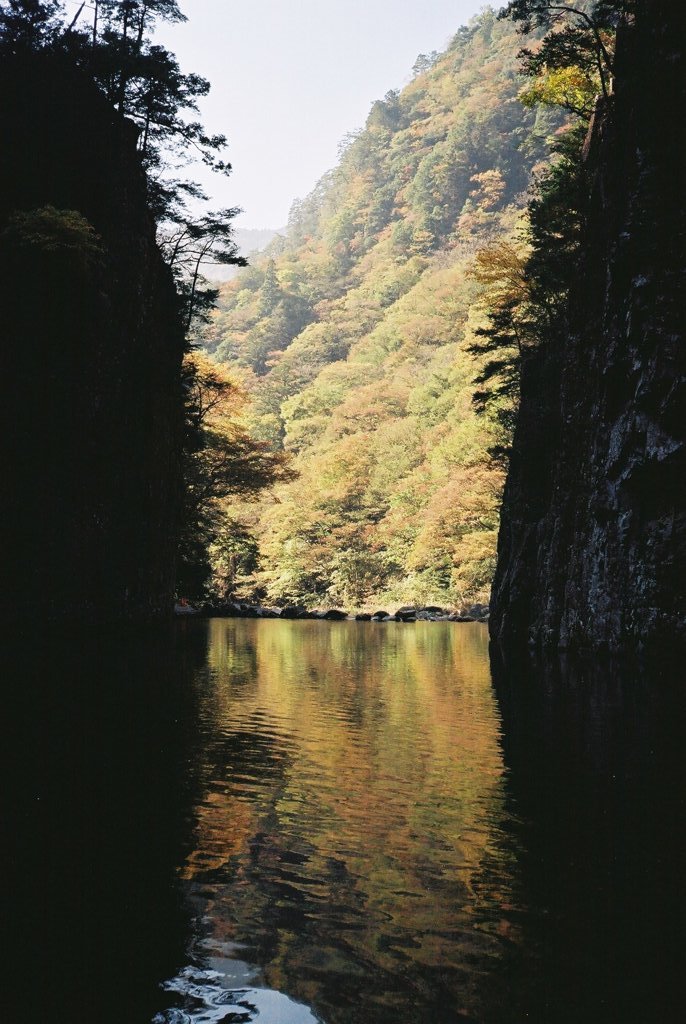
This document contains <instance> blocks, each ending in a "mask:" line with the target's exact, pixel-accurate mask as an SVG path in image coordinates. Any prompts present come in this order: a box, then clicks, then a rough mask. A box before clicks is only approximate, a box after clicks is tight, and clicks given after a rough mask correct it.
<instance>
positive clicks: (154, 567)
mask: <svg viewBox="0 0 686 1024" xmlns="http://www.w3.org/2000/svg"><path fill="white" fill-rule="evenodd" d="M0 95H2V105H1V106H0V137H2V139H3V140H4V144H3V148H2V155H1V156H0V184H1V187H0V309H1V310H2V331H3V390H4V394H3V401H2V416H3V429H2V437H3V448H4V450H5V465H6V468H5V476H4V489H3V497H2V506H3V509H2V512H3V522H4V524H5V526H4V527H3V530H4V538H3V540H4V544H3V547H4V550H5V552H6V555H5V559H4V560H5V563H6V568H5V572H4V578H3V599H4V604H5V605H6V613H9V614H10V615H12V616H14V617H16V616H22V615H25V614H26V612H27V611H31V612H32V613H36V612H37V613H39V614H41V615H45V616H47V617H48V618H50V619H53V620H54V619H60V618H74V617H80V618H87V619H90V620H93V619H97V618H98V617H107V618H111V617H112V616H116V617H117V618H121V617H123V618H130V619H144V618H151V617H155V616H159V615H161V614H164V613H165V612H166V613H168V611H169V608H170V602H171V598H172V588H173V573H174V556H175V544H176V533H177V518H178V515H179V499H180V494H181V477H180V444H181V432H182V414H181V402H182V396H181V385H180V364H181V358H182V351H183V332H182V330H181V328H180V324H179V318H178V314H177V309H178V303H177V297H176V292H175V289H174V285H173V282H172V279H171V275H170V273H169V271H168V269H167V268H166V267H165V265H164V264H163V261H162V259H161V256H160V253H159V251H158V248H157V246H156V244H155V232H154V223H153V220H152V217H151V215H150V212H149V209H148V204H147V198H146V183H145V179H144V174H143V171H142V168H141V165H140V160H139V158H138V155H137V152H136V129H135V128H134V126H133V125H132V124H130V123H129V122H127V121H125V120H124V119H122V118H119V117H118V116H117V115H116V113H115V112H114V111H113V110H112V109H111V108H110V106H109V105H108V103H107V102H106V100H105V99H104V98H103V97H102V96H101V95H100V93H99V92H98V91H97V89H96V88H95V87H94V86H93V84H92V83H91V82H90V80H89V79H88V78H87V76H85V75H81V74H80V73H79V72H78V70H75V69H73V68H72V67H69V66H68V65H67V64H66V63H64V64H63V63H62V62H61V61H60V60H59V58H57V57H54V56H52V57H51V56H48V55H42V54H31V55H29V56H27V57H25V58H17V59H12V60H6V61H5V62H4V64H3V67H2V70H1V71H0Z"/></svg>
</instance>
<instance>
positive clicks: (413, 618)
mask: <svg viewBox="0 0 686 1024" xmlns="http://www.w3.org/2000/svg"><path fill="white" fill-rule="evenodd" d="M194 613H195V614H200V615H202V616H204V617H205V618H236V619H321V620H326V621H329V622H342V621H353V622H483V623H486V622H488V618H489V606H488V605H487V604H471V605H463V606H461V607H460V608H459V609H457V610H452V611H451V610H450V609H448V608H440V607H438V605H402V606H401V607H400V608H398V609H397V611H396V612H395V613H391V612H387V611H385V610H383V609H380V610H378V611H375V612H374V613H373V614H372V613H371V612H357V613H350V612H347V611H344V610H343V609H340V608H327V609H322V610H316V611H311V610H308V609H307V608H306V607H305V606H304V605H286V606H285V607H284V608H277V607H273V606H272V607H265V606H262V605H256V604H248V603H246V602H244V601H228V602H225V603H224V604H218V605H209V604H207V605H204V606H203V607H202V608H199V609H197V610H196V609H194Z"/></svg>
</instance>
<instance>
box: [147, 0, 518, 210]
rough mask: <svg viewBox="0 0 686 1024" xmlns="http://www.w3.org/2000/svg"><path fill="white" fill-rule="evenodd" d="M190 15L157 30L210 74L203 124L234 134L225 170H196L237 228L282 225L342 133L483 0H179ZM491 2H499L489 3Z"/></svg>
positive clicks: (326, 164) (330, 161)
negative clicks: (236, 209)
mask: <svg viewBox="0 0 686 1024" xmlns="http://www.w3.org/2000/svg"><path fill="white" fill-rule="evenodd" d="M180 6H181V9H182V10H183V12H184V14H186V15H187V17H188V21H187V22H186V24H185V25H179V26H160V28H159V29H158V32H157V34H156V39H157V40H158V41H159V42H161V43H163V44H164V45H166V46H168V47H169V49H171V50H172V51H173V52H174V53H175V54H176V55H177V57H178V58H179V61H180V64H181V68H182V70H183V71H184V72H189V71H194V72H197V73H199V74H201V75H204V77H205V78H208V79H209V80H210V82H211V83H212V90H211V93H210V95H209V96H208V97H207V98H206V99H205V100H203V101H202V107H201V113H202V118H203V122H204V124H205V127H206V128H207V129H209V130H210V131H211V132H221V133H222V134H224V135H226V136H227V138H228V141H229V148H228V151H227V156H228V159H229V160H230V162H231V163H232V164H233V168H234V169H233V173H232V174H231V176H230V177H229V178H228V179H224V178H221V177H220V176H216V175H210V176H209V177H208V176H206V175H205V172H204V170H203V169H198V171H197V173H195V172H194V175H193V176H194V177H195V178H196V180H199V181H202V183H203V185H204V187H205V189H206V191H208V192H209V193H210V194H211V196H212V200H213V205H214V206H215V207H219V206H240V207H242V208H243V210H244V211H245V212H244V213H243V214H242V215H241V217H240V218H239V219H238V220H237V222H236V223H237V225H239V226H240V227H242V228H249V227H251V228H259V227H269V228H278V227H283V226H284V225H285V224H286V221H287V219H288V211H289V209H290V206H291V203H292V202H293V200H294V199H295V198H302V197H304V196H305V195H307V193H308V192H310V191H311V190H312V188H313V187H314V185H315V184H316V182H317V180H318V179H319V178H320V177H321V175H322V174H323V173H324V172H325V171H327V170H329V169H330V168H331V167H334V166H335V164H336V161H337V148H338V143H339V142H340V141H341V139H342V138H343V137H344V136H345V135H346V134H347V133H348V132H350V131H354V130H355V129H357V128H361V127H362V125H363V124H364V122H365V119H366V117H367V114H368V113H369V108H370V107H371V104H372V103H373V102H374V100H376V99H381V98H382V97H383V95H384V94H385V93H386V92H388V90H389V89H393V88H400V87H402V86H403V85H404V84H405V83H406V82H407V81H409V79H410V77H411V70H412V65H413V64H414V62H415V59H416V57H417V55H418V54H419V53H429V52H430V51H431V50H444V49H445V47H446V45H447V44H448V42H449V41H450V39H451V38H452V36H453V35H454V34H455V32H456V31H457V29H458V28H459V27H460V25H464V24H465V23H466V22H467V21H468V20H469V19H470V18H471V17H472V15H474V14H476V13H477V12H478V11H480V10H481V9H482V8H483V6H484V0H242V2H241V0H180ZM495 6H500V4H498V3H496V4H495Z"/></svg>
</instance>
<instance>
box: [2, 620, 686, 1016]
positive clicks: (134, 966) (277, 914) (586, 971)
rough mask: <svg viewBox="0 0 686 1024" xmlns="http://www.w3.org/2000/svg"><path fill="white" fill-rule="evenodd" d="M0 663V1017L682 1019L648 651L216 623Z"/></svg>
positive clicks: (675, 906) (679, 750) (662, 755)
mask: <svg viewBox="0 0 686 1024" xmlns="http://www.w3.org/2000/svg"><path fill="white" fill-rule="evenodd" d="M22 665H23V668H22V670H21V673H22V674H21V685H19V684H18V685H17V687H16V688H15V689H16V693H15V698H14V700H13V701H10V704H9V709H10V715H9V719H8V722H9V727H8V730H7V731H8V735H9V736H10V737H11V742H10V746H12V743H14V744H16V754H17V757H18V765H19V767H18V770H16V771H15V772H14V773H13V774H12V776H11V778H10V787H9V788H10V797H11V799H10V813H12V812H13V813H14V815H15V818H14V820H15V821H16V823H17V825H16V830H15V831H16V836H17V839H18V843H17V845H16V850H17V852H16V855H15V857H14V860H13V865H12V867H13V869H14V872H15V873H16V878H13V876H12V875H10V876H9V880H6V885H7V886H8V887H10V888H11V889H12V890H13V891H14V892H19V893H21V900H20V912H19V915H18V917H17V921H16V923H15V925H14V928H13V931H12V932H11V934H12V935H13V936H14V939H13V942H12V946H13V952H14V953H15V954H16V961H17V962H16V966H15V967H14V971H15V975H14V976H15V978H16V979H17V981H16V984H15V986H14V988H15V990H16V994H17V995H18V996H19V1003H20V1006H21V1007H22V1010H21V1012H20V1014H19V1015H16V1014H15V1015H14V1016H13V1017H12V1018H11V1019H14V1020H22V1021H23V1020H26V1021H28V1022H33V1021H34V1020H35V1021H36V1022H38V1021H41V1024H42V1022H43V1021H51V1022H56V1021H62V1020H65V1021H67V1020H69V1021H70V1022H71V1024H80V1022H81V1021H83V1022H84V1024H85V1022H89V1024H90V1022H91V1021H92V1022H96V1021H97V1022H99V1024H104V1022H109V1021H112V1022H114V1021H117V1022H122V1024H138V1022H139V1021H140V1022H141V1024H151V1022H153V1021H154V1024H239V1022H240V1024H249V1022H253V1021H256V1022H260V1024H314V1022H320V1024H363V1022H364V1024H406V1022H407V1024H409V1022H412V1024H453V1022H454V1024H459V1022H465V1021H466V1022H475V1024H476V1022H484V1024H519V1022H523V1021H534V1022H540V1024H557V1022H570V1024H571V1022H578V1024H596V1022H597V1024H609V1022H613V1024H614V1022H617V1024H620V1022H621V1024H631V1022H636V1024H638V1022H645V1024H670V1022H671V1021H675V1022H676V1021H677V1020H680V1019H681V1012H682V1010H683V1005H684V1004H683V1002H682V999H681V996H682V993H681V992H680V980H681V978H682V977H683V973H684V967H685V966H686V962H685V960H684V949H685V943H684V928H683V922H684V910H685V907H684V899H683V897H684V886H683V868H684V861H683V845H682V842H683V840H682V836H683V824H684V821H683V818H684V793H685V789H684V757H683V724H684V723H683V686H682V685H681V686H680V685H679V683H683V680H675V678H674V670H673V669H670V670H667V669H665V668H657V667H654V666H653V667H651V668H650V669H649V670H648V669H645V670H643V669H641V668H639V667H638V666H637V665H636V664H635V663H628V664H626V665H624V666H621V665H619V666H618V665H616V664H613V663H609V662H600V661H598V659H596V660H595V661H594V662H593V663H591V664H588V665H586V666H585V667H583V668H579V667H576V666H572V665H570V664H567V663H566V662H565V661H564V660H562V661H560V659H557V658H556V659H555V662H554V664H548V665H546V666H541V665H540V664H539V665H535V664H534V663H533V662H529V661H525V662H523V663H520V664H517V665H504V664H502V663H501V662H500V661H499V660H497V659H496V660H489V648H488V637H487V633H486V630H485V627H483V626H482V625H480V624H476V623H475V624H453V623H423V622H417V623H412V624H401V623H358V622H317V621H302V622H300V621H283V622H282V621H275V620H266V621H259V620H236V619H228V620H221V619H217V620H212V621H209V622H205V621H185V622H181V623H177V624H176V627H175V630H174V632H173V634H169V633H164V634H162V635H155V636H154V637H151V636H148V635H146V634H140V635H137V636H136V637H132V636H130V635H120V636H110V637H108V638H107V639H106V640H105V639H103V638H98V639H95V638H93V637H92V636H91V637H88V638H86V639H83V638H82V641H81V642H80V643H79V644H78V645H77V646H76V647H75V645H74V643H73V642H72V643H69V644H67V643H66V642H64V639H62V640H61V641H56V642H53V643H51V644H48V645H42V644H40V643H36V644H35V645H34V647H30V646H27V648H26V649H25V652H24V657H23V659H22ZM17 678H19V677H17ZM41 705H42V706H41ZM6 879H7V876H6ZM20 978H22V979H23V981H21V982H20V981H19V979H20ZM8 1019H9V1018H8Z"/></svg>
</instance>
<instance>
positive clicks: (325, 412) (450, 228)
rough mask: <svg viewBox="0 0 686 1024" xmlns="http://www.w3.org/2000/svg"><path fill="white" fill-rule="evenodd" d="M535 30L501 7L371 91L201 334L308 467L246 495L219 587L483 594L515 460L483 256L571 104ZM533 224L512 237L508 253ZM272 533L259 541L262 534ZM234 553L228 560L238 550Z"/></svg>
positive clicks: (268, 434) (289, 592) (265, 422)
mask: <svg viewBox="0 0 686 1024" xmlns="http://www.w3.org/2000/svg"><path fill="white" fill-rule="evenodd" d="M520 46H521V37H519V36H518V35H517V34H516V32H515V29H514V28H513V26H512V25H511V24H510V23H507V22H498V21H497V20H496V19H495V15H494V13H493V12H492V11H488V10H487V11H485V12H484V13H483V14H482V15H481V16H479V17H478V18H476V19H474V20H473V21H472V22H471V23H470V24H469V26H467V27H465V28H462V29H460V31H459V32H458V33H457V35H456V36H455V38H454V40H453V41H452V43H451V45H450V47H449V48H448V50H447V51H446V52H445V53H444V54H442V55H438V56H435V55H432V57H431V58H426V57H422V56H420V58H419V59H418V61H417V64H416V65H415V71H416V75H415V77H414V79H413V81H412V82H411V83H410V84H409V85H408V86H407V87H406V88H405V89H404V90H403V91H402V92H400V93H396V92H390V93H388V94H387V95H386V96H385V98H384V99H383V100H380V101H378V102H376V103H375V104H374V105H373V107H372V109H371V112H370V114H369V117H368V119H367V123H366V125H365V127H364V129H363V130H362V131H360V132H358V133H355V134H353V135H351V136H350V137H349V138H348V139H347V140H346V141H345V145H344V147H343V150H342V155H341V160H340V164H339V166H338V167H337V168H336V169H335V170H334V171H332V172H330V173H329V174H328V175H326V176H325V177H324V178H323V179H322V180H321V182H320V183H319V185H318V186H317V188H316V189H315V190H314V192H313V193H312V195H311V196H309V197H308V198H307V199H306V200H304V201H303V202H300V203H298V204H296V205H295V207H294V209H293V211H292V214H291V218H290V222H289V226H288V230H287V233H286V236H285V238H282V239H276V240H275V241H274V242H273V243H272V244H271V246H270V247H269V249H268V250H267V253H266V255H265V256H264V257H262V258H260V259H259V260H256V261H255V263H254V265H253V266H252V267H250V268H248V269H246V270H244V271H242V272H241V273H240V275H239V276H238V278H237V279H236V280H235V281H233V282H230V283H229V284H228V285H226V286H225V287H224V289H223V290H222V294H221V297H220V307H219V311H218V313H217V315H216V317H215V319H214V321H213V323H212V325H211V327H210V328H209V330H208V331H207V333H206V336H205V338H204V340H203V343H204V345H205V347H206V348H207V350H208V351H209V352H210V353H211V354H212V355H213V356H214V358H215V359H216V360H218V361H219V362H222V363H225V364H226V365H227V366H228V367H229V368H230V372H231V373H232V375H233V376H238V377H240V378H241V379H242V381H243V382H244V383H245V384H246V386H247V387H248V389H249V391H250V393H251V396H252V399H253V403H254V404H253V424H252V426H253V429H254V431H255V432H256V433H257V435H258V436H259V437H261V438H263V439H267V440H269V441H270V442H271V443H272V444H273V445H275V446H279V445H283V446H284V448H285V449H286V451H288V452H290V453H292V455H293V458H294V466H295V468H296V469H297V470H298V472H299V474H300V475H299V478H298V479H297V480H296V481H295V482H294V483H292V484H289V485H287V486H284V487H281V488H278V489H277V490H276V492H275V496H274V497H273V498H271V499H270V500H268V501H266V502H264V503H263V504H262V505H260V506H253V507H250V508H243V509H237V510H236V512H235V515H236V524H237V527H238V526H240V530H239V529H238V528H237V530H236V536H238V535H239V534H241V530H242V531H243V533H242V534H241V535H242V536H244V535H245V530H246V528H247V529H248V531H249V532H250V533H251V534H252V538H253V539H252V540H250V542H249V543H248V542H245V543H244V544H241V543H239V542H238V541H236V540H234V541H232V540H231V539H227V541H226V550H225V551H224V552H223V554H224V556H226V555H227V552H228V553H230V559H229V562H230V570H229V571H228V572H226V571H225V572H224V575H223V577H222V581H221V583H222V586H223V587H224V588H225V590H227V589H228V591H231V590H234V589H236V588H238V589H239V590H240V591H242V592H247V591H252V592H254V593H259V594H261V595H262V596H266V597H267V598H268V599H270V600H273V601H282V602H283V601H289V602H291V601H301V602H304V603H309V604H316V603H318V602H322V601H328V602H346V603H349V602H355V603H357V604H362V603H365V602H371V601H376V600H383V601H388V602H389V603H391V602H395V603H403V602H405V601H416V600H422V601H425V602H426V601H436V602H441V603H451V604H458V603H462V602H464V601H468V600H471V599H484V598H487V596H488V591H489V588H490V581H491V576H492V572H493V567H494V558H495V543H496V530H497V522H498V508H499V501H500V492H501V487H502V481H503V470H502V465H501V463H500V462H499V461H498V460H494V458H492V456H491V455H490V454H489V450H490V449H492V448H494V447H496V446H498V445H499V444H500V443H501V442H502V440H503V437H502V425H501V422H500V419H499V417H498V415H497V412H498V410H497V408H496V409H495V410H493V409H492V410H491V411H490V414H489V415H481V416H479V415H477V412H476V410H475V407H474V403H473V401H472V399H473V394H474V390H475V385H474V378H475V376H477V374H478V372H479V370H480V369H481V368H482V365H483V357H480V356H475V355H473V354H472V353H470V351H469V348H470V344H472V343H473V342H474V338H475V335H474V331H475V330H476V329H477V328H478V327H479V326H480V325H481V324H482V323H483V312H482V308H481V305H480V297H481V293H482V291H483V285H482V283H480V282H479V281H478V280H476V279H475V277H474V276H473V274H472V268H473V265H474V257H475V254H476V253H477V252H479V251H480V250H483V249H484V248H488V247H492V246H493V245H495V244H496V243H497V242H498V241H499V240H502V239H504V238H513V237H514V233H515V232H516V229H517V225H518V223H519V221H520V216H521V210H522V208H523V205H524V203H525V200H526V189H527V187H528V185H529V182H530V179H531V173H532V170H533V169H534V168H536V166H537V165H539V164H540V163H541V162H542V161H544V160H545V159H546V158H547V154H548V145H547V143H548V140H549V137H550V135H551V134H552V133H553V132H554V131H555V130H556V128H557V127H558V126H559V125H560V123H561V116H560V115H559V114H557V113H556V114H552V113H550V111H546V110H545V109H543V108H539V109H538V110H536V111H532V110H529V109H525V108H524V107H523V106H522V105H521V103H520V102H519V101H518V99H517V95H518V93H519V91H520V89H521V87H522V80H521V79H520V77H519V73H518V60H517V52H518V50H519V48H520ZM522 245H523V243H522V242H520V241H518V240H515V243H514V245H513V247H512V251H515V250H516V249H517V247H518V246H522ZM256 545H257V547H256ZM223 564H224V565H225V566H226V564H227V558H226V557H224V562H223Z"/></svg>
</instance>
